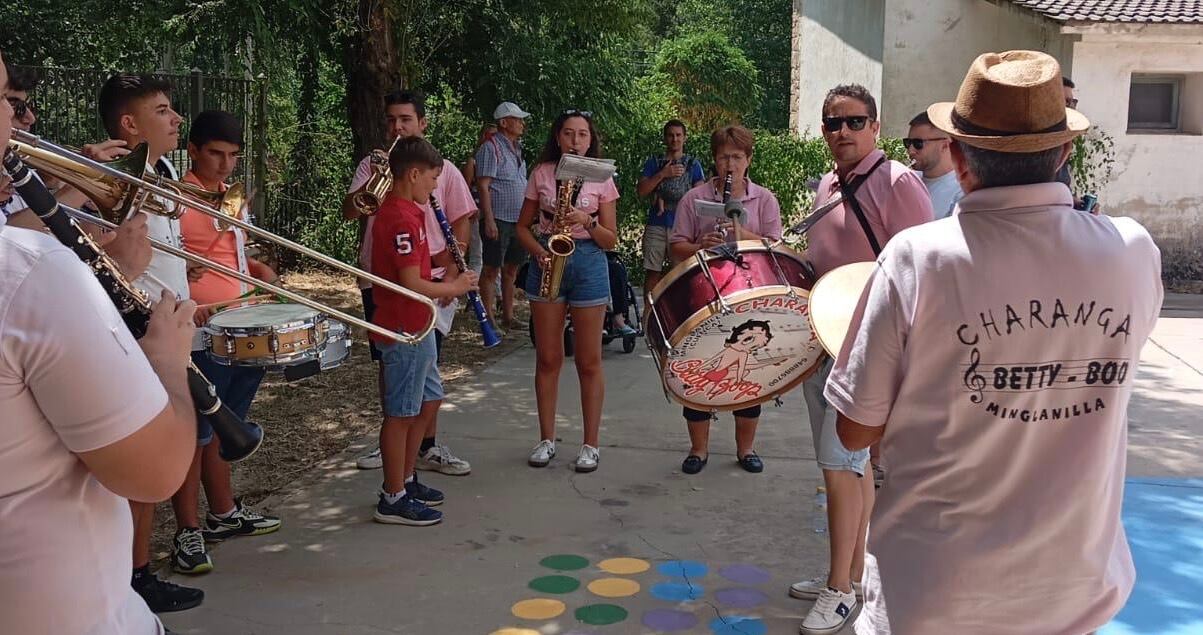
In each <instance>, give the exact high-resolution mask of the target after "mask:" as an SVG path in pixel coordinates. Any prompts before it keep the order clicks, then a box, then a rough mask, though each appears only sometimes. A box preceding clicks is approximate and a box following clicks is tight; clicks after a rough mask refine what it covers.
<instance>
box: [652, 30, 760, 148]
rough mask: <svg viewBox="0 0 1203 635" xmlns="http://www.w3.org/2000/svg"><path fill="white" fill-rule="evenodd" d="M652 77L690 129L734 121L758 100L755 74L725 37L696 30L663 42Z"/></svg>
mask: <svg viewBox="0 0 1203 635" xmlns="http://www.w3.org/2000/svg"><path fill="white" fill-rule="evenodd" d="M654 73H655V75H656V81H657V82H658V83H661V84H662V85H664V86H666V87H668V89H669V101H670V102H671V104H672V106H673V109H674V110H675V111H676V112H677V113H678V114H679V115H680V117H681V118H682V119H683V120H684V121H685V122H686V123H687V124H689V125H690V127H691V128H693V129H695V130H712V129H714V128H716V127H718V126H721V125H723V124H726V123H729V122H738V121H740V120H742V119H743V118H744V117H746V116H747V115H748V114H750V113H752V112H753V111H754V110H755V109H756V107H757V106H758V105H759V104H760V97H761V89H760V85H759V84H758V83H757V79H758V73H757V72H756V68H755V67H754V66H752V63H751V62H749V61H748V58H747V57H745V56H744V54H743V51H741V50H739V48H738V47H736V46H734V45H733V44H731V41H730V40H729V39H728V38H727V36H726V35H724V34H722V33H719V32H716V31H699V32H696V33H690V34H686V35H683V36H681V37H679V38H676V39H673V40H670V41H668V42H665V43H664V45H663V46H662V47H661V48H660V52H659V54H658V55H657V56H656V65H655V71H654Z"/></svg>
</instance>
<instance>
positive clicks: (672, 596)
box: [651, 582, 706, 602]
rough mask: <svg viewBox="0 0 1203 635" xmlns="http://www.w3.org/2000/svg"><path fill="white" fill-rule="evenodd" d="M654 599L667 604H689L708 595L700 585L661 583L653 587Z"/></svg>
mask: <svg viewBox="0 0 1203 635" xmlns="http://www.w3.org/2000/svg"><path fill="white" fill-rule="evenodd" d="M651 594H652V597H654V598H656V599H659V600H664V601H666V602H688V601H690V600H696V599H698V598H700V597H702V596H704V595H706V590H705V589H703V588H702V587H701V586H700V585H697V584H694V585H689V584H684V583H681V582H660V583H657V584H653V585H652V589H651Z"/></svg>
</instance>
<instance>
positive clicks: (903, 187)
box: [789, 84, 932, 634]
mask: <svg viewBox="0 0 1203 635" xmlns="http://www.w3.org/2000/svg"><path fill="white" fill-rule="evenodd" d="M822 115H823V139H824V140H825V141H827V147H828V148H830V149H831V154H832V156H833V157H834V158H835V169H834V170H833V171H831V172H829V173H827V174H826V175H824V176H823V179H822V180H821V181H820V182H819V191H818V195H817V196H816V197H815V208H816V209H818V207H819V206H821V205H823V204H824V203H826V202H827V201H829V200H831V199H832V197H835V196H840V197H842V200H843V201H844V203H843V204H842V205H840V206H838V207H836V208H834V209H832V210H831V211H830V212H828V213H827V215H826V216H824V217H823V218H822V220H820V221H819V222H818V223H816V224H815V225H814V226H813V227H812V228H811V230H810V232H809V233H808V239H809V240H808V245H809V246H808V248H807V250H806V258H807V260H808V261H809V262H810V263H811V265H812V266H813V267H814V269H815V273H816V274H818V275H820V276H822V275H823V274H825V273H827V272H828V271H831V270H832V269H835V268H836V267H839V266H840V265H846V264H850V263H854V262H870V261H873V260H875V259H876V258H877V254H878V253H879V252H880V251H881V249H882V247H884V246H885V244H886V243H887V242H889V240H890V238H891V237H893V236H894V235H895V234H897V233H898V232H900V231H902V230H903V229H906V228H907V227H911V226H913V225H918V224H920V223H926V222H927V221H930V220H931V219H932V208H931V199H929V198H928V195H927V188H926V187H924V185H923V181H922V180H921V179H920V178H919V175H917V174H915V173H914V172H913V171H911V170H910V169H908V168H907V167H906V166H905V165H903V164H901V163H899V162H897V161H890V160H888V159H887V158H886V155H885V153H884V152H882V151H881V150H879V149H878V148H877V133H878V130H879V129H880V123H879V122H878V121H877V102H876V100H874V99H873V95H871V94H870V93H869V91H868V89H866V88H865V87H863V86H859V85H856V84H852V85H845V86H836V87H835V88H833V89H831V90H830V91H829V92H828V93H827V97H826V98H825V99H824V100H823V112H822ZM831 365H832V363H831V360H827V361H826V362H824V364H823V365H822V366H821V367H820V368H819V370H818V371H817V372H815V373H814V375H812V376H811V377H810V378H809V379H807V380H806V381H805V382H804V383H803V384H802V393H803V396H804V397H805V398H806V408H807V414H808V415H809V418H810V429H811V436H812V439H813V441H814V445H815V457H816V458H817V460H818V464H819V468H820V469H821V470H822V471H823V482H824V484H825V485H826V487H827V500H828V504H829V506H828V508H827V518H828V526H829V527H830V529H831V531H830V533H829V534H828V535H829V539H830V547H831V549H830V562H829V567H830V568H829V569H828V572H827V573H823V574H820V575H818V576H815V577H814V578H811V579H809V580H804V581H802V582H798V583H796V584H793V585H792V586H791V587H790V590H789V593H790V595H791V596H793V597H796V598H800V599H814V600H815V604H814V606H813V607H812V608H811V610H810V613H808V614H807V616H806V619H805V620H803V622H802V629H801V630H802V632H803V633H818V634H825V633H834V632H836V631H838V630H839V629H840V628H841V627H843V625H844V624H845V622H847V620H848V618H849V616H850V615H852V614H853V612H854V610H855V608H856V605H857V596H856V591H859V590H860V580H861V576H862V575H863V574H864V568H865V533H866V529H867V526H868V522H869V512H870V510H872V508H873V478H872V474H869V475H868V476H869V478H865V476H866V470H865V468H866V467H867V464H868V461H869V452H868V450H867V449H862V450H858V451H856V452H852V451H849V450H848V449H847V448H845V447H844V446H843V444H841V443H840V440H839V437H838V436H837V435H836V428H835V425H836V418H835V415H836V412H835V410H834V409H833V408H830V407H829V406H828V403H827V400H826V399H825V398H824V397H823V387H824V384H825V383H826V382H827V375H828V374H829V373H830V372H831ZM853 584H855V585H856V587H855V588H854V587H853Z"/></svg>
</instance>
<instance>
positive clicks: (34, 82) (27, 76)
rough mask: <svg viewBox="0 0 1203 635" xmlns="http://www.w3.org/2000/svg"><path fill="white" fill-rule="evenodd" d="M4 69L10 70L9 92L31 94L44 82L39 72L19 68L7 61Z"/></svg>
mask: <svg viewBox="0 0 1203 635" xmlns="http://www.w3.org/2000/svg"><path fill="white" fill-rule="evenodd" d="M4 67H5V68H6V69H7V70H8V89H9V90H20V91H24V92H29V91H31V90H33V89H34V88H37V86H38V83H39V82H41V81H42V78H41V77H38V74H37V72H35V71H34V70H33V69H31V68H18V67H15V66H13V65H11V64H9V63H8V62H7V61H6V62H4Z"/></svg>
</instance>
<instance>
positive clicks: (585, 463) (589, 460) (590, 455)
mask: <svg viewBox="0 0 1203 635" xmlns="http://www.w3.org/2000/svg"><path fill="white" fill-rule="evenodd" d="M599 458H601V453H599V452H598V451H597V448H595V447H593V446H591V445H581V453H580V454H578V455H576V462H575V463H574V464H573V465H574V467H575V468H576V471H578V472H592V471H593V470H596V469H597V460H598V459H599Z"/></svg>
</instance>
